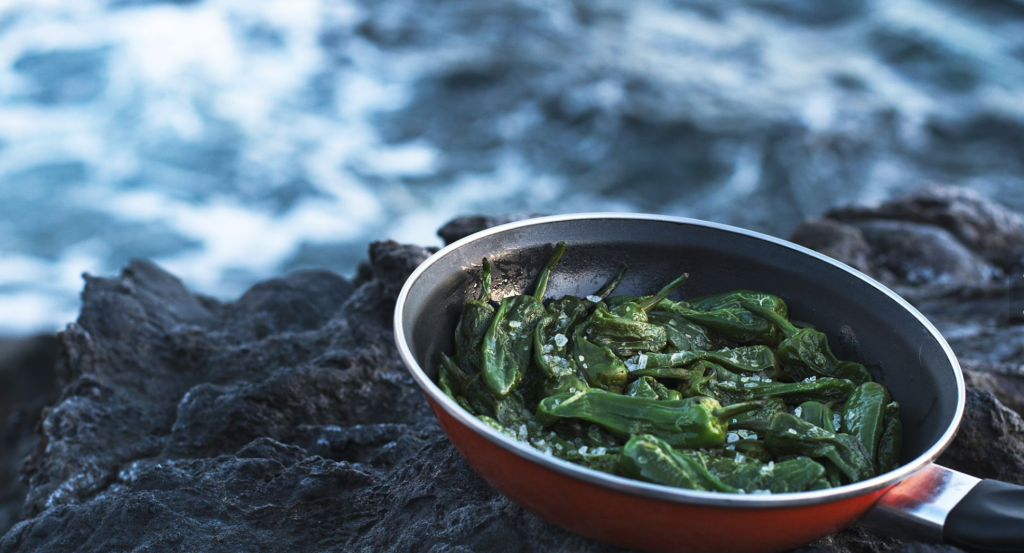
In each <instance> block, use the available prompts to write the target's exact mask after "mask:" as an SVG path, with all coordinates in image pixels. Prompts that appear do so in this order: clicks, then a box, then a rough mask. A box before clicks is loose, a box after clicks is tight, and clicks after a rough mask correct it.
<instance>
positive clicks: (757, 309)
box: [740, 301, 799, 338]
mask: <svg viewBox="0 0 1024 553" xmlns="http://www.w3.org/2000/svg"><path fill="white" fill-rule="evenodd" d="M740 305H742V306H743V308H744V309H746V310H747V311H750V312H751V313H754V314H757V315H760V316H762V317H764V318H765V319H768V322H770V323H773V324H774V325H775V326H777V327H779V330H781V331H782V333H783V334H785V335H786V338H789V337H790V336H792V335H794V334H796V332H797V331H798V330H799V329H798V328H797V327H795V326H793V323H790V322H789V321H787V320H786V318H785V317H783V316H782V315H779V314H778V313H776V312H775V311H772V310H771V309H768V308H767V307H765V306H763V305H761V304H759V303H754V302H752V301H743V302H740Z"/></svg>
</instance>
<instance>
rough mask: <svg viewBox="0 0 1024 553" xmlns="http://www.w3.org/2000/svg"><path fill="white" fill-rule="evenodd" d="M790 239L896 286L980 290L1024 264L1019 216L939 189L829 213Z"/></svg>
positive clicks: (963, 192) (967, 194) (1023, 225)
mask: <svg viewBox="0 0 1024 553" xmlns="http://www.w3.org/2000/svg"><path fill="white" fill-rule="evenodd" d="M791 238H792V240H793V241H795V242H797V243H799V244H803V245H805V246H807V247H809V248H813V249H816V250H818V251H821V252H823V253H825V254H827V255H831V256H832V257H835V258H837V259H839V260H842V261H844V262H846V263H847V264H849V265H851V266H853V267H856V268H857V269H860V270H862V271H864V272H866V273H868V274H870V275H872V276H875V277H876V278H878V279H879V280H881V281H883V282H885V283H887V284H891V285H896V286H901V285H902V286H934V285H941V286H944V287H946V288H947V289H955V288H961V287H979V286H984V285H985V284H987V283H990V282H992V281H993V280H995V279H998V278H1000V277H1002V276H1003V275H1004V274H1005V272H1006V271H1007V270H1008V269H1010V268H1011V267H1012V266H1013V265H1014V264H1015V263H1020V262H1021V261H1024V217H1022V216H1021V215H1020V214H1018V213H1015V212H1012V211H1010V210H1008V209H1006V208H1004V207H1002V206H1000V205H999V204H997V203H995V202H993V201H991V200H988V199H986V198H984V197H982V196H980V195H978V194H977V193H975V192H973V191H971V190H969V189H964V188H953V187H946V186H938V185H931V186H926V187H923V188H920V189H918V190H917V191H915V192H914V193H913V194H911V195H909V196H906V197H902V198H897V199H894V200H891V201H889V202H886V203H884V204H882V205H880V206H877V207H873V208H871V207H856V206H849V207H842V208H837V209H832V210H830V211H828V212H827V213H826V214H825V217H824V218H823V219H821V220H817V221H809V222H806V223H803V224H802V225H801V226H799V227H797V229H796V230H794V231H793V234H792V235H791Z"/></svg>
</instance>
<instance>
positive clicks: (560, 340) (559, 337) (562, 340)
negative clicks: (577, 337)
mask: <svg viewBox="0 0 1024 553" xmlns="http://www.w3.org/2000/svg"><path fill="white" fill-rule="evenodd" d="M568 343H569V339H568V338H566V337H565V334H555V345H556V346H558V347H560V348H563V347H565V344H568Z"/></svg>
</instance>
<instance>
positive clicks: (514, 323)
mask: <svg viewBox="0 0 1024 553" xmlns="http://www.w3.org/2000/svg"><path fill="white" fill-rule="evenodd" d="M508 326H509V327H511V328H519V327H520V326H523V323H521V322H519V321H509V322H508Z"/></svg>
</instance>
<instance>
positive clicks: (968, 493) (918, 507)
mask: <svg viewBox="0 0 1024 553" xmlns="http://www.w3.org/2000/svg"><path fill="white" fill-rule="evenodd" d="M858 524H860V525H862V526H866V527H868V528H871V529H872V530H875V531H877V532H881V533H883V534H889V535H891V536H895V537H898V538H904V539H912V540H918V541H928V542H933V543H948V544H950V545H955V546H957V547H960V548H962V549H965V550H967V551H971V552H973V553H1010V552H1020V551H1024V486H1017V485H1015V484H1007V483H1005V482H999V481H996V480H979V479H977V478H975V477H973V476H970V475H967V474H964V473H962V472H958V471H955V470H951V469H947V468H945V467H941V466H939V465H930V466H928V467H925V468H924V469H922V470H921V471H920V472H918V473H917V474H914V475H912V476H909V477H907V478H906V479H905V480H903V481H902V482H900V483H899V484H897V485H896V486H895V487H893V488H892V489H891V490H889V491H888V492H886V493H885V495H883V496H882V497H881V499H879V500H878V502H877V503H875V505H874V507H872V508H871V510H870V511H868V513H867V514H866V515H864V517H863V518H861V520H860V521H858Z"/></svg>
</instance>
